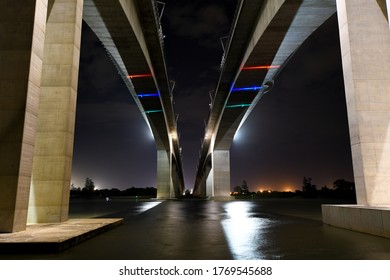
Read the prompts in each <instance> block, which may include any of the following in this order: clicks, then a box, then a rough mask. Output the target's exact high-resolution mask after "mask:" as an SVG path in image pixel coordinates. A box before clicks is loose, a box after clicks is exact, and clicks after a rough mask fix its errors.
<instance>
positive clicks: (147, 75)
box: [128, 74, 152, 79]
mask: <svg viewBox="0 0 390 280" xmlns="http://www.w3.org/2000/svg"><path fill="white" fill-rule="evenodd" d="M128 77H129V78H130V79H134V78H146V77H152V74H137V75H130V76H128Z"/></svg>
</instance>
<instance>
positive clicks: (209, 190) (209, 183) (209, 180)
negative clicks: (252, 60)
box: [205, 169, 214, 197]
mask: <svg viewBox="0 0 390 280" xmlns="http://www.w3.org/2000/svg"><path fill="white" fill-rule="evenodd" d="M206 174H207V172H206ZM208 174H209V175H208V176H207V179H206V183H205V184H206V196H208V197H213V196H214V189H213V179H214V176H213V169H211V170H210V172H209V173H208Z"/></svg>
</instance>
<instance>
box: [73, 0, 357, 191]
mask: <svg viewBox="0 0 390 280" xmlns="http://www.w3.org/2000/svg"><path fill="white" fill-rule="evenodd" d="M164 2H165V3H166V5H165V10H164V14H163V17H162V26H163V32H164V34H165V36H166V38H165V49H166V59H167V65H168V72H169V73H168V74H169V78H170V79H171V80H173V81H175V82H176V84H175V88H174V91H173V95H174V107H175V111H176V113H177V114H178V115H179V119H178V133H179V134H180V143H181V146H182V147H183V167H184V177H185V183H186V188H187V189H192V188H193V184H194V181H195V173H196V167H197V166H196V164H197V161H198V154H199V150H200V145H201V138H203V132H204V127H205V122H206V121H207V116H208V111H209V103H210V97H209V92H210V91H211V90H213V89H215V87H216V84H217V81H218V77H219V72H218V71H219V70H218V69H219V65H220V62H221V58H222V54H223V49H222V46H221V42H220V38H222V37H225V36H227V35H228V33H229V30H230V25H231V22H232V19H233V14H234V10H235V6H236V1H235V0H219V1H218V0H213V1H200V0H199V1H194V0H190V1H189V0H182V1H174V0H169V1H168V0H166V1H164ZM79 75H80V76H79V90H78V102H77V113H76V131H75V144H74V157H73V175H72V182H73V183H74V184H75V185H76V186H78V187H83V184H84V182H85V178H86V177H90V178H92V180H93V181H94V182H95V185H96V186H97V187H99V188H118V189H126V188H130V187H151V186H156V181H157V180H156V177H157V152H156V148H155V145H154V141H153V137H152V135H151V134H150V132H149V128H148V126H147V124H146V123H145V121H144V119H143V118H142V116H141V114H140V112H139V109H138V108H137V106H136V105H135V103H134V101H133V99H132V97H131V96H130V93H129V92H128V91H127V89H126V87H125V86H124V84H123V82H122V80H121V78H120V77H119V75H118V74H117V71H116V70H115V68H114V65H113V64H112V62H111V61H110V59H109V58H108V56H107V54H106V53H105V50H104V48H103V47H102V46H101V43H100V42H99V41H98V40H97V39H96V36H95V35H94V34H93V33H92V32H91V30H90V29H89V28H88V27H87V26H85V24H84V26H83V35H82V49H81V58H80V74H79ZM304 176H306V177H311V178H312V183H313V184H316V185H317V186H318V187H322V186H324V185H327V186H331V185H332V182H333V181H335V180H336V179H346V180H351V181H352V180H353V172H352V161H351V153H350V146H349V134H348V123H347V115H346V106H345V96H344V85H343V76H342V68H341V60H340V47H339V39H338V27H337V18H336V16H333V17H332V18H331V19H330V20H329V21H328V22H326V23H325V24H324V25H323V26H322V27H320V28H319V29H318V30H317V31H316V32H315V33H314V34H313V35H312V36H311V37H310V39H309V40H308V41H306V42H305V43H304V44H303V45H302V47H301V48H300V49H299V50H298V51H297V52H296V54H295V55H294V56H293V57H292V58H291V60H290V61H289V63H288V64H287V65H286V66H285V67H284V68H283V70H282V71H281V72H280V74H279V76H278V77H277V79H276V80H275V86H274V88H273V89H272V91H270V92H269V93H267V94H266V95H265V96H264V97H263V98H262V99H261V100H260V102H259V103H258V104H257V106H256V107H255V109H254V110H253V111H252V113H251V114H250V116H249V118H248V119H247V120H246V122H245V123H244V125H243V126H242V127H241V129H240V131H239V132H238V134H237V135H236V137H235V139H234V142H233V147H232V149H231V186H232V187H234V186H236V185H241V183H242V181H243V180H246V181H247V183H248V185H249V187H250V189H251V190H252V191H256V190H259V189H273V190H293V189H300V188H301V183H302V178H303V177H304Z"/></svg>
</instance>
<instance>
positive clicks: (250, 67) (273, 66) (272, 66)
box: [242, 65, 279, 70]
mask: <svg viewBox="0 0 390 280" xmlns="http://www.w3.org/2000/svg"><path fill="white" fill-rule="evenodd" d="M274 68H279V65H265V66H245V67H242V70H261V69H274Z"/></svg>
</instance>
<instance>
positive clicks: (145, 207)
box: [136, 201, 161, 215]
mask: <svg viewBox="0 0 390 280" xmlns="http://www.w3.org/2000/svg"><path fill="white" fill-rule="evenodd" d="M160 203H161V201H153V202H144V203H142V204H141V205H139V206H137V210H136V215H138V214H141V213H143V212H145V211H148V210H149V209H152V208H153V207H156V206H157V205H159V204H160Z"/></svg>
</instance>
